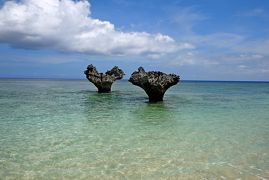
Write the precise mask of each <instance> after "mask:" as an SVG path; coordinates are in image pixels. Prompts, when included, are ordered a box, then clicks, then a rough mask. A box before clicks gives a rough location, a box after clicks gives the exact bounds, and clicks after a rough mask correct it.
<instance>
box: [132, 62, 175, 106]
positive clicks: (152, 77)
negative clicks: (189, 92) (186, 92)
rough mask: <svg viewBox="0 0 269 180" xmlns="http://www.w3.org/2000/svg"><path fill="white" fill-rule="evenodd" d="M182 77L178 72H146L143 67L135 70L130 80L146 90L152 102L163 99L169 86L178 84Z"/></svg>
mask: <svg viewBox="0 0 269 180" xmlns="http://www.w3.org/2000/svg"><path fill="white" fill-rule="evenodd" d="M179 80H180V77H179V76H178V75H176V74H165V73H163V72H160V71H149V72H146V71H145V70H144V69H143V67H139V68H138V71H135V72H133V74H132V75H131V77H130V79H129V81H130V82H131V83H132V84H133V85H136V86H139V87H141V88H142V89H144V90H145V92H146V93H147V95H148V96H149V101H150V102H157V101H163V96H164V94H165V92H166V90H167V89H168V88H170V87H171V86H173V85H176V84H177V83H178V82H179Z"/></svg>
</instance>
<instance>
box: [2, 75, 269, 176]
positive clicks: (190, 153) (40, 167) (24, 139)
mask: <svg viewBox="0 0 269 180" xmlns="http://www.w3.org/2000/svg"><path fill="white" fill-rule="evenodd" d="M112 90H113V92H112V93H108V94H98V93H97V92H96V88H95V87H94V86H93V85H92V84H90V83H89V82H88V81H87V80H27V79H1V80H0V179H242V180H243V179H263V180H264V179H269V83H258V82H199V81H197V82H195V81H193V82H192V81H190V82H180V83H179V84H178V85H176V86H174V87H172V88H170V89H169V90H168V91H167V92H166V94H165V97H164V102H160V103H148V102H147V96H146V94H145V93H144V91H143V90H142V89H140V88H139V87H136V86H133V85H132V84H131V83H129V82H128V81H124V80H123V81H118V82H116V83H115V84H114V85H113V88H112Z"/></svg>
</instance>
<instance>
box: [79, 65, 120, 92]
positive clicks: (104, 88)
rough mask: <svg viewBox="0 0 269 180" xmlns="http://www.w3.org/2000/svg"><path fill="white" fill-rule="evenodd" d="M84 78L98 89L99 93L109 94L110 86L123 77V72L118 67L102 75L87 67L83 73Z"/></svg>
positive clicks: (91, 66) (89, 66)
mask: <svg viewBox="0 0 269 180" xmlns="http://www.w3.org/2000/svg"><path fill="white" fill-rule="evenodd" d="M84 74H85V75H86V78H87V79H88V80H89V81H90V82H92V83H93V84H94V85H95V86H96V87H97V89H98V92H99V93H107V92H111V86H112V84H113V83H114V82H115V81H116V80H120V79H122V78H123V76H124V72H123V70H121V69H120V68H119V67H118V66H115V67H113V68H112V69H111V70H109V71H107V72H106V73H105V74H104V73H99V72H98V71H97V69H96V67H95V66H93V65H92V64H90V65H88V67H87V70H86V71H84Z"/></svg>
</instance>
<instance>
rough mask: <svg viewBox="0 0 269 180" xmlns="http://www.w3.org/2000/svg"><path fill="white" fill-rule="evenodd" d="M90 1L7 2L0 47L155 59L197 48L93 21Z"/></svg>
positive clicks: (0, 27) (2, 12) (2, 11)
mask: <svg viewBox="0 0 269 180" xmlns="http://www.w3.org/2000/svg"><path fill="white" fill-rule="evenodd" d="M90 15H91V13H90V4H89V2H88V1H76V2H74V1H72V0H61V1H60V0H42V1H39V0H22V1H20V2H16V1H7V2H6V3H5V4H4V5H3V7H1V9H0V43H7V44H9V45H11V46H13V47H19V48H30V49H40V48H48V49H57V50H61V51H71V52H82V53H90V54H104V55H141V54H142V55H151V54H152V55H153V56H157V55H159V54H161V55H162V54H167V53H174V52H177V51H179V50H182V49H189V48H193V46H192V45H190V44H188V43H178V42H176V41H175V40H174V39H172V38H171V37H169V36H167V35H162V34H149V33H146V32H122V31H118V30H116V29H115V27H114V25H113V24H112V23H110V22H108V21H101V20H99V19H94V18H91V16H90Z"/></svg>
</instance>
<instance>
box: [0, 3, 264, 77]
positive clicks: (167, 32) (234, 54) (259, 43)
mask: <svg viewBox="0 0 269 180" xmlns="http://www.w3.org/2000/svg"><path fill="white" fill-rule="evenodd" d="M0 4H1V9H0V54H1V56H0V77H23V78H26V77H31V78H84V75H83V71H84V69H85V68H86V66H87V65H88V64H91V63H92V64H94V65H96V66H97V68H98V70H100V71H106V70H108V69H110V68H111V67H113V66H114V65H118V66H119V67H121V68H122V69H123V70H124V71H125V73H126V78H128V77H129V76H130V74H131V73H132V72H133V71H134V70H136V69H137V68H138V67H139V66H144V67H145V69H146V70H161V71H164V72H167V73H176V74H179V75H180V76H181V79H185V80H265V81H268V80H269V51H268V49H269V1H268V0H248V1H246V0H237V1H234V0H200V1H194V0H147V1H145V0H136V1H133V0H132V1H131V0H102V1H100V0H90V1H88V2H87V1H76V2H74V1H71V0H62V1H61V2H60V1H57V0H43V1H37V0H23V1H3V0H2V1H1V0H0Z"/></svg>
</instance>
